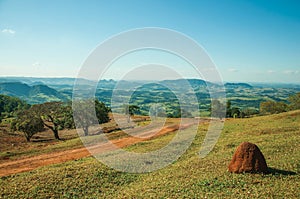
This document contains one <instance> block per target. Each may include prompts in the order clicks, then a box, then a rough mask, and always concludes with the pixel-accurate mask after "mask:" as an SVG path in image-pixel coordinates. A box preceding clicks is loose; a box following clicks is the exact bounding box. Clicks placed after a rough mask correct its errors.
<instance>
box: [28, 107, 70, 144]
mask: <svg viewBox="0 0 300 199" xmlns="http://www.w3.org/2000/svg"><path fill="white" fill-rule="evenodd" d="M29 110H30V111H32V112H33V113H34V114H35V115H37V116H39V117H40V118H41V119H42V121H43V123H44V125H45V126H46V127H48V128H49V129H50V130H51V131H52V132H53V134H54V137H55V139H58V140H60V137H59V135H58V130H59V129H63V128H65V124H66V121H70V120H71V119H72V109H71V107H70V106H69V105H67V104H63V103H62V102H46V103H44V104H35V105H33V106H32V107H31V108H30V109H29Z"/></svg>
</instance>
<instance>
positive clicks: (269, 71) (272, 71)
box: [267, 70, 276, 74]
mask: <svg viewBox="0 0 300 199" xmlns="http://www.w3.org/2000/svg"><path fill="white" fill-rule="evenodd" d="M267 73H269V74H273V73H276V71H275V70H268V71H267Z"/></svg>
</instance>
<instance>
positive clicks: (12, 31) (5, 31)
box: [2, 28, 16, 35]
mask: <svg viewBox="0 0 300 199" xmlns="http://www.w3.org/2000/svg"><path fill="white" fill-rule="evenodd" d="M2 33H5V34H11V35H14V34H15V33H16V31H15V30H12V29H7V28H5V29H3V30H2Z"/></svg>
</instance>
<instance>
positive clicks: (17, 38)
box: [0, 0, 300, 83]
mask: <svg viewBox="0 0 300 199" xmlns="http://www.w3.org/2000/svg"><path fill="white" fill-rule="evenodd" d="M142 27H162V28H168V29H173V30H176V31H179V32H181V33H183V34H186V35H187V36H189V37H191V38H193V39H194V40H195V41H197V42H198V43H199V44H200V45H201V46H203V47H204V48H205V50H206V51H207V52H208V54H209V55H210V57H211V58H212V60H213V61H214V63H215V64H216V66H217V68H218V70H219V72H220V74H221V76H222V78H223V80H224V81H240V82H293V83H300V3H299V1H297V0H295V1H289V0H286V1H284V0H282V1H278V0H270V1H266V0H252V1H246V0H236V1H235V0H223V1H222V0H210V1H208V0H207V1H204V0H203V1H184V0H181V1H179V0H119V1H116V0H105V1H104V0H103V1H101V0H99V1H83V0H82V1H80V0H77V1H68V0H63V1H59V0H52V1H46V0H24V1H13V0H10V1H6V0H0V67H1V72H0V76H36V77H40V76H42V77H45V76H50V77H54V76H59V77H76V75H77V73H78V71H79V69H80V67H81V65H82V63H83V62H84V60H85V59H86V58H87V57H88V55H89V54H90V52H91V51H92V50H93V49H95V48H96V47H97V45H99V44H100V43H101V42H103V41H104V40H106V39H107V38H109V37H111V36H112V35H115V34H118V33H119V32H123V31H126V30H129V29H134V28H142ZM124 67H125V68H126V66H124ZM183 67H185V66H183ZM112 74H113V73H112ZM186 76H187V77H192V75H191V74H187V75H186ZM139 77H140V78H143V77H142V76H139ZM112 78H118V77H116V76H112Z"/></svg>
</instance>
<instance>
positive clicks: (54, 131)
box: [52, 128, 60, 140]
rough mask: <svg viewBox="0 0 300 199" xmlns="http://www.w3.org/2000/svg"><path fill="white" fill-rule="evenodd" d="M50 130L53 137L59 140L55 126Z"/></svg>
mask: <svg viewBox="0 0 300 199" xmlns="http://www.w3.org/2000/svg"><path fill="white" fill-rule="evenodd" d="M52 131H53V134H54V137H55V139H57V140H60V137H59V136H58V130H57V129H56V128H53V129H52Z"/></svg>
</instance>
